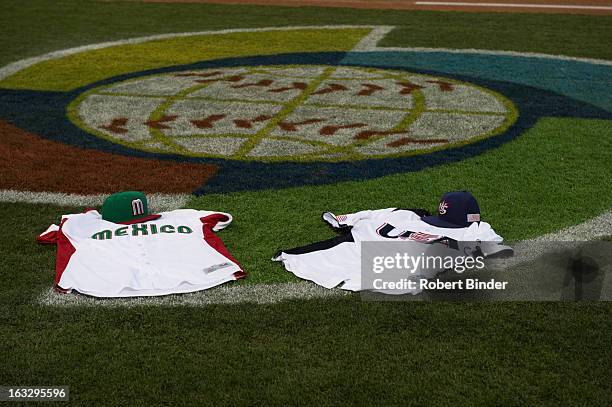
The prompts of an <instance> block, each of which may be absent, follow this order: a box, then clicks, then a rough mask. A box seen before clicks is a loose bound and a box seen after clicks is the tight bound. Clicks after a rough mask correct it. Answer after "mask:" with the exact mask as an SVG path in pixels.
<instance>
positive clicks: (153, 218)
mask: <svg viewBox="0 0 612 407" xmlns="http://www.w3.org/2000/svg"><path fill="white" fill-rule="evenodd" d="M159 218H161V215H157V214H151V215H147V216H143V217H142V218H138V219H132V220H127V221H125V222H119V223H120V224H122V225H131V224H132V223H143V222H148V221H150V220H155V219H159Z"/></svg>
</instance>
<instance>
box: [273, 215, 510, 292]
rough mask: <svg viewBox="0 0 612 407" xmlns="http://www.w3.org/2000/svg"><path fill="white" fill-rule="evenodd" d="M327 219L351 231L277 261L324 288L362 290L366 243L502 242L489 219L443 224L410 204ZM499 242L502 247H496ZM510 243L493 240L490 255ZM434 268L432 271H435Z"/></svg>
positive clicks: (283, 255) (425, 275)
mask: <svg viewBox="0 0 612 407" xmlns="http://www.w3.org/2000/svg"><path fill="white" fill-rule="evenodd" d="M323 220H325V221H326V222H327V223H329V224H330V225H331V226H332V227H334V228H338V229H340V228H343V227H348V226H352V228H350V230H349V231H347V233H344V234H341V235H339V236H337V237H335V238H332V239H329V240H325V241H322V242H318V243H314V244H311V245H308V246H304V247H298V248H296V249H291V250H283V251H280V252H279V253H277V254H276V255H275V256H274V257H273V258H272V260H274V261H281V262H283V265H284V266H285V268H286V269H287V270H288V271H290V272H292V273H293V274H295V275H296V276H298V277H300V278H303V279H306V280H310V281H313V282H315V283H317V284H319V285H321V286H323V287H326V288H333V287H337V286H340V285H341V286H340V288H342V289H345V290H351V291H360V290H362V286H361V242H364V241H375V242H384V241H398V240H408V241H414V242H420V243H422V244H429V243H433V242H436V241H439V240H441V239H443V238H450V239H452V240H454V241H458V242H474V241H482V242H502V241H503V239H502V238H501V237H500V236H499V235H497V233H495V231H494V230H493V228H491V225H489V224H488V223H486V222H476V223H472V224H471V225H470V226H469V227H464V228H441V227H437V226H433V225H430V224H428V223H425V222H423V221H422V220H421V217H420V216H419V215H418V214H417V213H415V212H413V211H411V210H405V209H396V208H388V209H379V210H366V211H361V212H357V213H353V214H348V215H338V216H336V215H334V214H333V213H331V212H326V213H324V214H323ZM496 246H499V247H496ZM507 249H509V248H508V247H507V246H502V245H498V244H497V243H493V244H491V245H488V248H487V249H485V250H488V252H486V253H483V254H484V255H485V256H487V255H491V254H493V253H495V252H497V251H501V250H507ZM432 271H434V273H433V274H431V272H432ZM440 271H443V270H442V269H440V270H431V269H430V270H428V271H427V272H423V273H422V274H419V272H418V270H417V271H415V273H414V274H411V275H410V276H407V277H409V278H415V277H421V278H431V277H434V276H435V274H436V273H437V272H440ZM420 291H421V290H406V291H403V292H399V291H395V292H393V293H394V294H400V293H411V294H417V293H418V292H420Z"/></svg>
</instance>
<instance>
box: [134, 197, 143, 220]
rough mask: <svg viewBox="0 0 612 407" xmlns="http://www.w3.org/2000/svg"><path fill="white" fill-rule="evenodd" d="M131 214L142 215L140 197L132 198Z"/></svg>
mask: <svg viewBox="0 0 612 407" xmlns="http://www.w3.org/2000/svg"><path fill="white" fill-rule="evenodd" d="M132 215H134V216H138V215H144V205H143V204H142V201H141V200H140V199H134V200H133V201H132Z"/></svg>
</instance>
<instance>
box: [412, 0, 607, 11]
mask: <svg viewBox="0 0 612 407" xmlns="http://www.w3.org/2000/svg"><path fill="white" fill-rule="evenodd" d="M414 4H416V5H417V6H453V7H508V8H541V9H564V10H612V7H610V6H585V5H580V4H528V3H467V2H454V1H417V2H415V3H414Z"/></svg>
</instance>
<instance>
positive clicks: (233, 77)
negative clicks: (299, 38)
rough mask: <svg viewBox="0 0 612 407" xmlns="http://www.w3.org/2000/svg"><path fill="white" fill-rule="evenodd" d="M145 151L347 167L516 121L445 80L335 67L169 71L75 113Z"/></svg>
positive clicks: (490, 101) (473, 136)
mask: <svg viewBox="0 0 612 407" xmlns="http://www.w3.org/2000/svg"><path fill="white" fill-rule="evenodd" d="M69 115H70V119H71V120H72V121H73V122H74V123H75V124H76V125H77V126H79V127H81V128H82V129H84V130H86V131H87V132H89V133H91V134H94V135H97V136H99V137H102V138H105V139H108V140H110V141H112V142H115V143H119V144H123V145H126V146H129V147H133V148H136V149H142V150H147V151H157V152H172V153H177V154H181V155H186V156H194V157H218V158H229V159H237V160H298V161H316V160H324V161H339V160H356V159H364V158H371V157H385V156H397V155H403V154H414V153H423V152H428V151H432V150H435V149H442V148H449V147H452V146H457V145H461V144H465V143H469V142H471V141H475V140H479V139H482V138H485V137H488V136H493V135H496V134H500V133H502V132H504V131H505V130H506V129H507V128H508V127H509V126H510V125H511V124H512V123H514V121H516V118H517V115H518V114H517V111H516V108H515V107H514V105H513V103H512V102H511V101H510V100H508V99H507V98H505V97H503V96H502V95H500V94H499V93H496V92H493V91H491V90H487V89H483V88H481V87H478V86H475V85H473V84H469V83H465V82H459V81H455V80H451V79H448V78H440V77H434V76H428V75H419V74H414V73H410V72H405V71H404V72H403V71H395V70H383V69H375V68H357V67H338V66H309V65H301V66H272V67H261V66H254V67H238V68H214V69H206V70H193V71H188V72H179V73H166V74H161V75H153V76H147V77H144V78H140V79H132V80H128V81H125V82H118V83H116V84H111V85H105V86H102V87H98V88H94V89H92V90H90V91H88V92H86V93H85V94H83V95H80V96H79V97H78V98H77V99H76V100H75V101H74V102H73V103H71V105H70V107H69Z"/></svg>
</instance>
